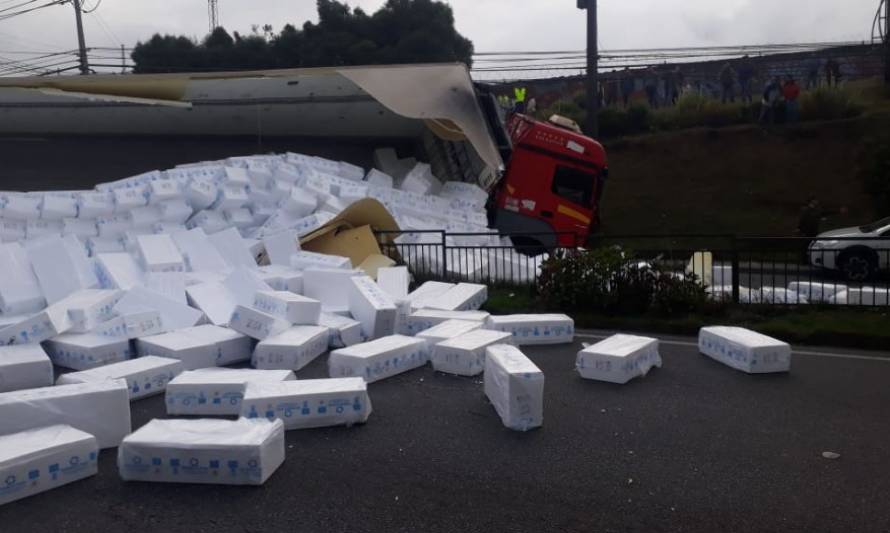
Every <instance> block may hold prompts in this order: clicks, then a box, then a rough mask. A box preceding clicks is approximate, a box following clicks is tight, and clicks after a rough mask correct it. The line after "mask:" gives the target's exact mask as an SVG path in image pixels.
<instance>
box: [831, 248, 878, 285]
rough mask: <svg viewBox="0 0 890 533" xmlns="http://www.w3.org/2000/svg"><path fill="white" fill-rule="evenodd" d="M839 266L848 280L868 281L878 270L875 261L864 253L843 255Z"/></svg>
mask: <svg viewBox="0 0 890 533" xmlns="http://www.w3.org/2000/svg"><path fill="white" fill-rule="evenodd" d="M840 267H841V272H843V273H844V277H845V278H847V280H848V281H858V282H862V281H868V280H869V279H871V278H872V277H874V275H875V274H877V272H878V265H877V261H875V259H874V258H873V257H869V256H868V255H866V254H864V253H852V254H849V255H847V256H845V257H843V258H842V259H841V263H840Z"/></svg>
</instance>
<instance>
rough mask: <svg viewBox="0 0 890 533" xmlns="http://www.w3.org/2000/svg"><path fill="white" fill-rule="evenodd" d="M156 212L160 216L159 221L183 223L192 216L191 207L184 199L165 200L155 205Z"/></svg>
mask: <svg viewBox="0 0 890 533" xmlns="http://www.w3.org/2000/svg"><path fill="white" fill-rule="evenodd" d="M155 208H156V209H157V210H158V214H160V216H161V222H169V223H174V224H185V222H186V221H187V220H188V219H189V217H191V216H192V213H193V211H192V208H191V207H190V206H189V204H187V203H186V202H185V201H184V200H181V199H175V200H167V201H166V202H161V203H159V204H156V205H155Z"/></svg>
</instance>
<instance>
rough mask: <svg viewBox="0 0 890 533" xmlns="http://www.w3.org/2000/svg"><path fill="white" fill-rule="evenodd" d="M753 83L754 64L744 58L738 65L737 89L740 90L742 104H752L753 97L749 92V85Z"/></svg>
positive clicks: (747, 58) (746, 57) (749, 59)
mask: <svg viewBox="0 0 890 533" xmlns="http://www.w3.org/2000/svg"><path fill="white" fill-rule="evenodd" d="M753 82H754V63H753V62H752V61H751V58H750V57H748V56H745V57H743V58H742V63H741V65H739V88H740V89H741V97H742V102H747V103H749V104H752V103H754V95H753V94H752V92H751V84H752V83H753Z"/></svg>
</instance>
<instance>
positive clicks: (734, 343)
mask: <svg viewBox="0 0 890 533" xmlns="http://www.w3.org/2000/svg"><path fill="white" fill-rule="evenodd" d="M698 349H699V351H700V352H701V353H703V354H704V355H707V356H708V357H710V358H712V359H714V360H716V361H719V362H721V363H723V364H725V365H727V366H729V367H732V368H735V369H736V370H741V371H743V372H747V373H749V374H763V373H770V372H788V371H790V370H791V346H789V345H788V344H787V343H785V342H782V341H779V340H776V339H773V338H771V337H767V336H766V335H761V334H760V333H756V332H754V331H750V330H747V329H744V328H735V327H724V326H717V327H710V328H702V329H701V331H699V334H698Z"/></svg>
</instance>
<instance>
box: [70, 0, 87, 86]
mask: <svg viewBox="0 0 890 533" xmlns="http://www.w3.org/2000/svg"><path fill="white" fill-rule="evenodd" d="M71 3H72V4H74V17H75V20H76V21H77V47H78V49H79V52H80V73H81V74H89V73H90V64H89V63H88V62H87V45H86V39H84V36H83V20H82V19H81V16H80V15H81V13H80V0H72V1H71Z"/></svg>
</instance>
